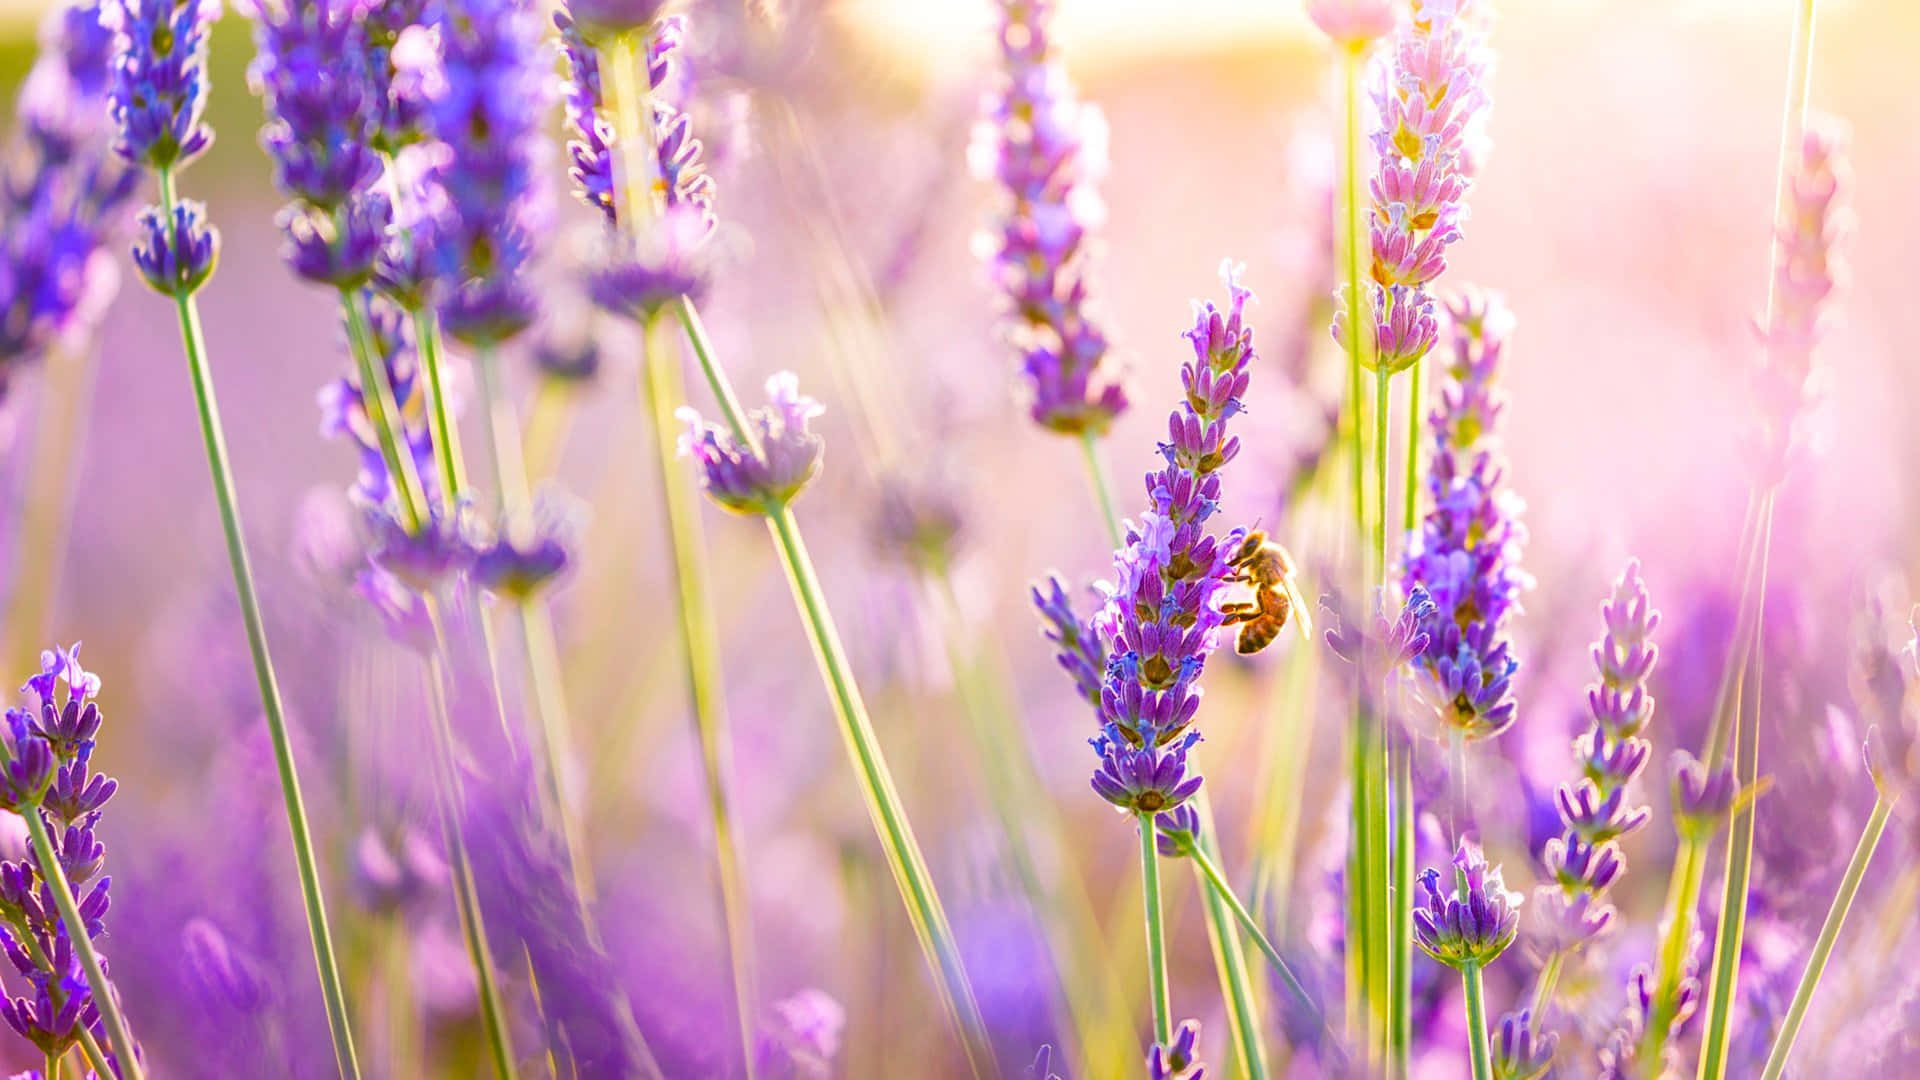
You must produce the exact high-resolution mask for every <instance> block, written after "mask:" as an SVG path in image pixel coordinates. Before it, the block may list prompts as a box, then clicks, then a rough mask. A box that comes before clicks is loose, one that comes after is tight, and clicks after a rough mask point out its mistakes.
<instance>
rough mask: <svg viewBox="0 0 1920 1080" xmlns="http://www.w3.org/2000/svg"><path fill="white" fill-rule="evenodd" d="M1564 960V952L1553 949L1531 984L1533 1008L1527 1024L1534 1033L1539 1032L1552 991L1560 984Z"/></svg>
mask: <svg viewBox="0 0 1920 1080" xmlns="http://www.w3.org/2000/svg"><path fill="white" fill-rule="evenodd" d="M1566 959H1567V954H1566V952H1565V951H1563V950H1560V949H1555V950H1554V951H1553V952H1551V953H1548V954H1547V959H1546V962H1545V963H1543V964H1541V965H1540V974H1539V975H1538V976H1537V977H1536V978H1535V979H1534V983H1533V1007H1532V1008H1531V1009H1529V1010H1528V1013H1527V1016H1528V1020H1527V1023H1528V1024H1529V1025H1530V1026H1531V1027H1532V1028H1533V1030H1534V1031H1539V1030H1540V1021H1541V1020H1542V1019H1543V1018H1544V1017H1545V1016H1546V1015H1547V1005H1548V1003H1549V1002H1551V1001H1552V1000H1553V990H1554V987H1556V986H1558V985H1559V983H1560V968H1561V966H1562V965H1563V964H1565V963H1566Z"/></svg>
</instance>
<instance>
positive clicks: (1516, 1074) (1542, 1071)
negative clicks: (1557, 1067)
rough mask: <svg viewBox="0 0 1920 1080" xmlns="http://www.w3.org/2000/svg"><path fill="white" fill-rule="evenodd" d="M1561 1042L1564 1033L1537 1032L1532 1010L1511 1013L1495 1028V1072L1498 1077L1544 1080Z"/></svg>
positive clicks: (1506, 1079)
mask: <svg viewBox="0 0 1920 1080" xmlns="http://www.w3.org/2000/svg"><path fill="white" fill-rule="evenodd" d="M1559 1044H1560V1036H1559V1035H1557V1034H1554V1033H1553V1032H1548V1033H1546V1034H1544V1035H1538V1036H1536V1035H1535V1034H1534V1033H1533V1014H1532V1013H1531V1012H1529V1011H1527V1010H1526V1009H1521V1010H1520V1011H1519V1012H1517V1013H1508V1014H1507V1015H1505V1016H1502V1017H1501V1018H1500V1026H1499V1027H1497V1028H1495V1029H1494V1031H1493V1075H1494V1076H1495V1077H1497V1078H1498V1080H1540V1077H1543V1076H1545V1075H1546V1074H1547V1070H1548V1069H1549V1068H1552V1066H1553V1051H1554V1050H1555V1048H1557V1047H1558V1046H1559Z"/></svg>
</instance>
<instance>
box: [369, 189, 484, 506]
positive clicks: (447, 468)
mask: <svg viewBox="0 0 1920 1080" xmlns="http://www.w3.org/2000/svg"><path fill="white" fill-rule="evenodd" d="M381 160H382V161H383V162H385V164H386V172H385V174H384V175H385V178H386V187H387V198H388V199H390V200H392V203H393V208H394V212H395V213H396V214H398V213H399V212H400V211H401V210H402V209H403V208H404V207H405V205H406V200H407V192H406V190H405V189H404V188H403V187H402V186H401V184H400V177H399V171H398V169H397V168H396V166H395V164H394V159H393V155H392V154H391V153H383V154H382V155H381ZM398 235H399V238H400V240H401V242H402V243H404V244H406V245H408V246H409V247H411V246H412V244H413V236H412V234H411V233H408V232H407V231H406V230H404V229H402V230H399V231H398ZM407 317H408V318H409V319H411V320H412V321H413V340H414V345H415V347H416V351H417V352H418V353H419V355H420V367H421V370H423V371H425V372H426V374H427V408H428V410H429V411H430V412H431V413H432V416H433V452H434V458H435V460H436V461H438V463H439V465H440V477H441V481H442V482H443V483H445V484H446V486H447V500H448V502H452V501H453V500H454V499H457V498H459V497H460V493H461V492H462V491H464V490H466V486H467V475H466V470H465V469H464V468H463V467H462V466H461V461H460V439H459V437H458V435H457V434H456V433H455V431H454V426H453V410H452V409H451V408H449V407H448V405H447V390H446V382H445V380H444V378H443V376H442V373H441V364H440V316H439V315H438V313H436V312H435V311H434V310H433V309H432V308H430V307H428V306H426V305H424V304H422V305H421V306H419V307H412V308H408V309H407Z"/></svg>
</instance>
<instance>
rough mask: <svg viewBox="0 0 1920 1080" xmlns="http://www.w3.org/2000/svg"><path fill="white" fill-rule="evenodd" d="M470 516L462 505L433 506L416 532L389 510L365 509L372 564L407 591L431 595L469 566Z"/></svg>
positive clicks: (472, 552) (470, 551)
mask: <svg viewBox="0 0 1920 1080" xmlns="http://www.w3.org/2000/svg"><path fill="white" fill-rule="evenodd" d="M470 520H471V514H470V510H469V507H468V506H467V504H466V503H465V502H462V503H460V504H459V505H458V506H455V507H454V508H453V509H452V510H448V509H447V508H446V507H445V506H444V505H442V504H438V503H436V504H435V505H434V506H433V507H431V509H430V512H429V513H428V514H427V517H426V520H424V521H422V522H420V527H419V528H418V529H417V530H409V529H408V528H407V527H406V525H405V524H403V523H402V522H401V521H400V519H399V517H398V516H397V515H396V514H395V513H394V512H393V511H392V510H390V509H388V508H386V507H384V506H381V507H369V508H368V511H367V527H368V530H369V532H370V533H371V534H372V541H371V543H370V544H369V549H370V550H369V557H370V558H371V559H372V560H373V564H374V565H375V566H377V567H379V568H380V569H382V570H384V571H386V572H387V573H388V574H391V575H393V577H394V578H395V579H396V580H398V581H399V582H400V583H401V584H403V585H406V586H407V587H408V588H411V589H413V590H414V591H416V592H420V593H423V594H428V593H432V592H433V591H434V590H435V589H437V588H438V587H439V586H440V584H441V583H442V582H444V581H446V580H447V579H448V578H449V577H451V576H453V575H455V574H458V573H460V572H462V571H464V570H466V569H467V567H468V566H469V565H471V563H472V562H473V558H474V546H473V537H472V532H471V527H470Z"/></svg>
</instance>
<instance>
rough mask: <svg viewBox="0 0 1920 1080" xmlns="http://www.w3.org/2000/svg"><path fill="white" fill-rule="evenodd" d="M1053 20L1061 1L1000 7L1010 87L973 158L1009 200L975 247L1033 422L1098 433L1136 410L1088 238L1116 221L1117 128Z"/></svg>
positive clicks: (992, 110)
mask: <svg viewBox="0 0 1920 1080" xmlns="http://www.w3.org/2000/svg"><path fill="white" fill-rule="evenodd" d="M1052 13H1053V2H1052V0H1001V4H1000V16H1001V22H1000V51H1001V56H1002V59H1003V60H1004V62H1005V64H1006V81H1005V83H1004V84H1003V85H1002V87H1001V88H1000V90H999V92H998V93H997V94H996V95H994V96H993V97H991V98H989V99H988V102H987V106H986V112H987V115H986V118H985V119H984V120H982V121H981V123H980V124H979V126H978V127H977V128H976V129H975V131H974V139H973V145H972V146H971V147H970V148H969V151H968V156H969V158H970V159H971V161H972V163H973V168H974V171H975V172H976V173H977V174H979V175H980V176H981V177H982V178H986V177H992V178H993V179H995V180H997V181H998V183H999V185H1000V187H1001V189H1002V190H1003V191H1004V192H1005V195H1006V197H1005V205H1004V207H1003V208H1002V210H1001V211H1000V215H999V218H998V219H997V220H996V221H995V222H994V223H993V225H992V227H991V228H990V229H987V230H983V231H982V232H981V234H980V236H979V238H978V239H977V241H976V242H975V247H976V248H977V249H978V250H979V251H980V253H981V255H982V257H984V258H985V259H986V260H987V268H988V274H989V277H990V278H991V279H992V282H993V285H994V288H995V290H996V291H997V292H998V293H999V295H1000V297H1001V299H1002V302H1003V305H1004V309H1005V315H1004V324H1003V325H1004V330H1005V333H1006V336H1007V339H1008V341H1009V342H1010V343H1011V344H1012V346H1013V348H1014V351H1015V352H1016V353H1018V354H1019V356H1020V364H1021V369H1022V372H1023V373H1024V374H1025V375H1026V377H1027V381H1028V383H1029V384H1030V389H1031V391H1032V395H1033V400H1032V404H1031V407H1030V413H1031V415H1032V417H1033V420H1034V422H1035V423H1037V424H1039V425H1040V426H1042V427H1044V428H1047V429H1048V430H1051V431H1058V432H1061V433H1064V434H1068V435H1080V434H1083V433H1089V434H1093V435H1099V434H1101V433H1103V432H1105V431H1106V430H1107V427H1108V426H1109V425H1110V424H1112V423H1113V419H1114V417H1116V416H1118V415H1119V414H1120V413H1121V411H1123V410H1124V409H1125V408H1126V407H1127V399H1126V395H1125V393H1124V392H1122V390H1121V388H1120V386H1119V384H1118V383H1117V382H1116V381H1115V380H1114V379H1113V377H1112V375H1111V374H1110V373H1109V372H1108V371H1106V370H1105V360H1106V355H1107V338H1106V335H1105V333H1103V332H1102V331H1101V329H1100V327H1099V325H1098V324H1096V323H1095V322H1094V320H1093V317H1092V315H1091V313H1090V312H1089V311H1088V306H1089V305H1088V293H1089V291H1090V290H1089V283H1088V278H1089V276H1090V274H1089V270H1088V262H1089V259H1090V256H1089V247H1090V244H1089V240H1088V236H1089V233H1090V231H1091V230H1092V229H1093V228H1095V227H1096V226H1097V225H1098V224H1099V223H1100V221H1101V219H1102V218H1103V217H1104V216H1105V213H1106V211H1105V208H1104V207H1103V206H1102V205H1101V203H1100V197H1099V194H1098V193H1097V192H1096V191H1095V189H1094V182H1095V181H1096V180H1098V179H1099V177H1100V174H1102V173H1103V172H1105V171H1106V122H1105V120H1104V119H1103V118H1102V117H1101V115H1100V113H1099V111H1098V110H1097V109H1095V108H1094V107H1093V106H1091V105H1085V104H1082V103H1081V102H1079V101H1077V100H1075V98H1074V95H1073V87H1072V85H1071V84H1070V83H1069V82H1068V81H1067V75H1066V70H1065V69H1064V68H1063V67H1062V66H1061V64H1060V61H1059V58H1058V57H1057V56H1055V55H1054V54H1053V52H1052V50H1051V49H1050V48H1049V45H1050V42H1049V39H1048V34H1047V22H1048V19H1049V18H1050V17H1051V15H1052Z"/></svg>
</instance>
